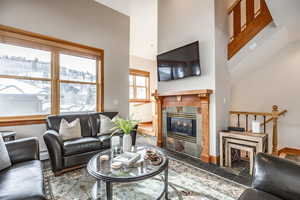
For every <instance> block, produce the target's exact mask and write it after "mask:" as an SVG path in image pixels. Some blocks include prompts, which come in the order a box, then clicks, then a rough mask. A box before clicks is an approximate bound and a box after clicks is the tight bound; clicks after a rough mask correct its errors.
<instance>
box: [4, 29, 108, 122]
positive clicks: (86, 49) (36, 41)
mask: <svg viewBox="0 0 300 200" xmlns="http://www.w3.org/2000/svg"><path fill="white" fill-rule="evenodd" d="M0 42H2V43H8V44H14V45H19V46H24V47H30V48H36V49H43V50H47V51H51V53H52V58H51V63H52V65H51V78H33V77H23V76H8V75H0V78H13V79H24V80H42V81H50V82H51V114H59V112H60V108H59V105H60V102H59V101H60V98H59V97H60V94H59V83H60V82H63V83H74V84H91V85H96V87H97V97H96V98H97V101H96V102H97V105H96V111H97V112H102V111H104V50H103V49H99V48H95V47H90V46H86V45H82V44H78V43H75V42H71V41H66V40H62V39H58V38H54V37H50V36H46V35H42V34H38V33H33V32H29V31H25V30H21V29H17V28H13V27H9V26H5V25H1V24H0ZM59 53H66V54H68V55H75V56H82V57H86V58H92V59H96V61H97V62H96V63H97V66H96V67H97V80H96V82H93V83H88V82H82V81H81V82H80V81H68V80H60V78H59ZM44 122H45V117H44V118H42V119H40V118H39V119H37V118H36V116H28V117H13V118H11V117H1V118H0V126H4V125H5V126H6V125H12V124H15V125H27V124H39V123H44Z"/></svg>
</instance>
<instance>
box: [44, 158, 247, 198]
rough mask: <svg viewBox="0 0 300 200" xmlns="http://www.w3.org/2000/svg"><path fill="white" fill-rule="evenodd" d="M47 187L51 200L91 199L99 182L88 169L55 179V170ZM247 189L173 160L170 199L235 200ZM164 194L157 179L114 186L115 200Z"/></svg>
mask: <svg viewBox="0 0 300 200" xmlns="http://www.w3.org/2000/svg"><path fill="white" fill-rule="evenodd" d="M44 177H45V188H46V192H47V197H48V199H49V200H91V199H92V198H91V188H92V187H93V185H94V184H95V179H94V178H93V177H91V176H90V175H89V174H88V173H87V171H86V169H79V170H75V171H72V172H69V173H66V174H64V175H62V176H59V177H55V176H54V175H53V173H52V172H51V170H49V169H46V170H45V171H44ZM245 189H246V187H245V186H242V185H240V184H237V183H235V182H232V181H230V180H227V179H225V178H222V177H219V176H217V175H214V174H212V173H209V172H207V171H204V170H201V169H198V168H195V167H193V166H190V165H188V164H185V163H183V162H181V161H177V160H174V159H170V163H169V199H172V200H173V199H174V200H234V199H238V197H239V196H240V194H241V193H242V192H243V191H244V190H245ZM162 191H163V182H162V180H161V177H160V176H159V175H158V176H156V177H154V178H151V179H148V180H145V181H140V182H136V183H128V184H114V185H113V199H115V200H127V199H128V200H153V199H156V198H158V196H159V194H160V193H161V192H162Z"/></svg>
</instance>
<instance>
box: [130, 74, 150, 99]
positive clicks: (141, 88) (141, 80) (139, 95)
mask: <svg viewBox="0 0 300 200" xmlns="http://www.w3.org/2000/svg"><path fill="white" fill-rule="evenodd" d="M129 101H130V102H147V101H150V73H149V72H146V71H142V70H135V69H130V74H129Z"/></svg>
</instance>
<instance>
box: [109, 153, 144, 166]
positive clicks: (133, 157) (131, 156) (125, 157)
mask: <svg viewBox="0 0 300 200" xmlns="http://www.w3.org/2000/svg"><path fill="white" fill-rule="evenodd" d="M140 158H141V155H140V154H139V153H133V152H124V153H122V154H121V155H118V156H117V157H115V158H114V159H113V161H114V162H121V163H122V164H124V165H131V164H134V163H135V162H136V161H138V160H139V159H140Z"/></svg>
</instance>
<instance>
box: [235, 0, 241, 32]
mask: <svg viewBox="0 0 300 200" xmlns="http://www.w3.org/2000/svg"><path fill="white" fill-rule="evenodd" d="M241 27H242V26H241V2H239V3H238V4H237V5H236V6H235V7H234V8H233V37H234V38H235V37H236V36H237V35H238V34H240V33H241Z"/></svg>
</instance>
